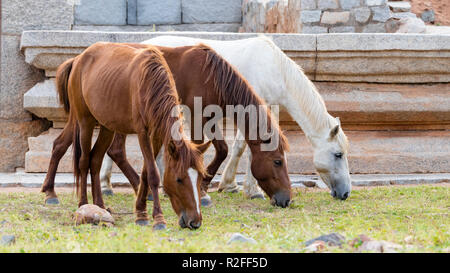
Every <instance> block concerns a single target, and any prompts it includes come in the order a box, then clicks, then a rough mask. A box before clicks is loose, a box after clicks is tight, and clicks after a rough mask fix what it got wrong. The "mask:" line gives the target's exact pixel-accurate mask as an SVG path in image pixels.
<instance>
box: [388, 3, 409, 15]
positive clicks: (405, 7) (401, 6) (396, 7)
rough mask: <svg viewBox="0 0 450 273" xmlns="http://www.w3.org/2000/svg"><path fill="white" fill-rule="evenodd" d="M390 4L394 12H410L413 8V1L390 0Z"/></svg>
mask: <svg viewBox="0 0 450 273" xmlns="http://www.w3.org/2000/svg"><path fill="white" fill-rule="evenodd" d="M388 6H389V8H390V9H391V10H392V11H393V12H408V11H410V10H411V3H409V2H406V1H395V2H394V1H389V2H388Z"/></svg>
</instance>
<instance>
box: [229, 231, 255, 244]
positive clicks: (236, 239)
mask: <svg viewBox="0 0 450 273" xmlns="http://www.w3.org/2000/svg"><path fill="white" fill-rule="evenodd" d="M233 242H242V243H251V244H256V240H255V239H253V238H250V237H246V236H244V235H242V234H240V233H234V234H233V235H231V238H230V240H228V243H227V244H230V243H233Z"/></svg>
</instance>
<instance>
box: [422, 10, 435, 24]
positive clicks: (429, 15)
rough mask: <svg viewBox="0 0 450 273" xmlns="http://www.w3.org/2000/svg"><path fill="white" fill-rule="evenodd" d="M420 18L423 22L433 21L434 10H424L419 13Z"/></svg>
mask: <svg viewBox="0 0 450 273" xmlns="http://www.w3.org/2000/svg"><path fill="white" fill-rule="evenodd" d="M420 18H422V20H423V21H424V22H431V23H433V22H434V10H426V11H424V12H422V14H421V15H420Z"/></svg>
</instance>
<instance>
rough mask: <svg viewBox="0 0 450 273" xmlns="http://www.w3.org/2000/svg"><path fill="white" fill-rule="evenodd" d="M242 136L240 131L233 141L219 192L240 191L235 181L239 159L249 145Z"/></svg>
mask: <svg viewBox="0 0 450 273" xmlns="http://www.w3.org/2000/svg"><path fill="white" fill-rule="evenodd" d="M240 136H241V133H240V131H238V132H237V135H236V138H235V139H234V142H233V147H232V150H231V156H230V160H228V163H227V165H226V166H225V170H224V171H223V174H222V180H221V181H220V184H219V192H222V191H225V192H232V193H236V192H238V191H239V186H238V184H237V183H236V181H235V177H236V172H237V168H238V164H239V160H240V158H241V156H242V154H243V153H244V151H245V148H246V147H247V143H245V140H243V139H240Z"/></svg>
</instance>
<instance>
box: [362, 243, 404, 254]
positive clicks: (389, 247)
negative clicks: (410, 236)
mask: <svg viewBox="0 0 450 273" xmlns="http://www.w3.org/2000/svg"><path fill="white" fill-rule="evenodd" d="M399 249H402V246H401V245H398V244H394V243H391V242H387V241H367V242H364V243H363V244H362V245H361V246H360V247H359V248H358V250H359V251H370V252H379V253H395V252H397V250H399Z"/></svg>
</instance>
